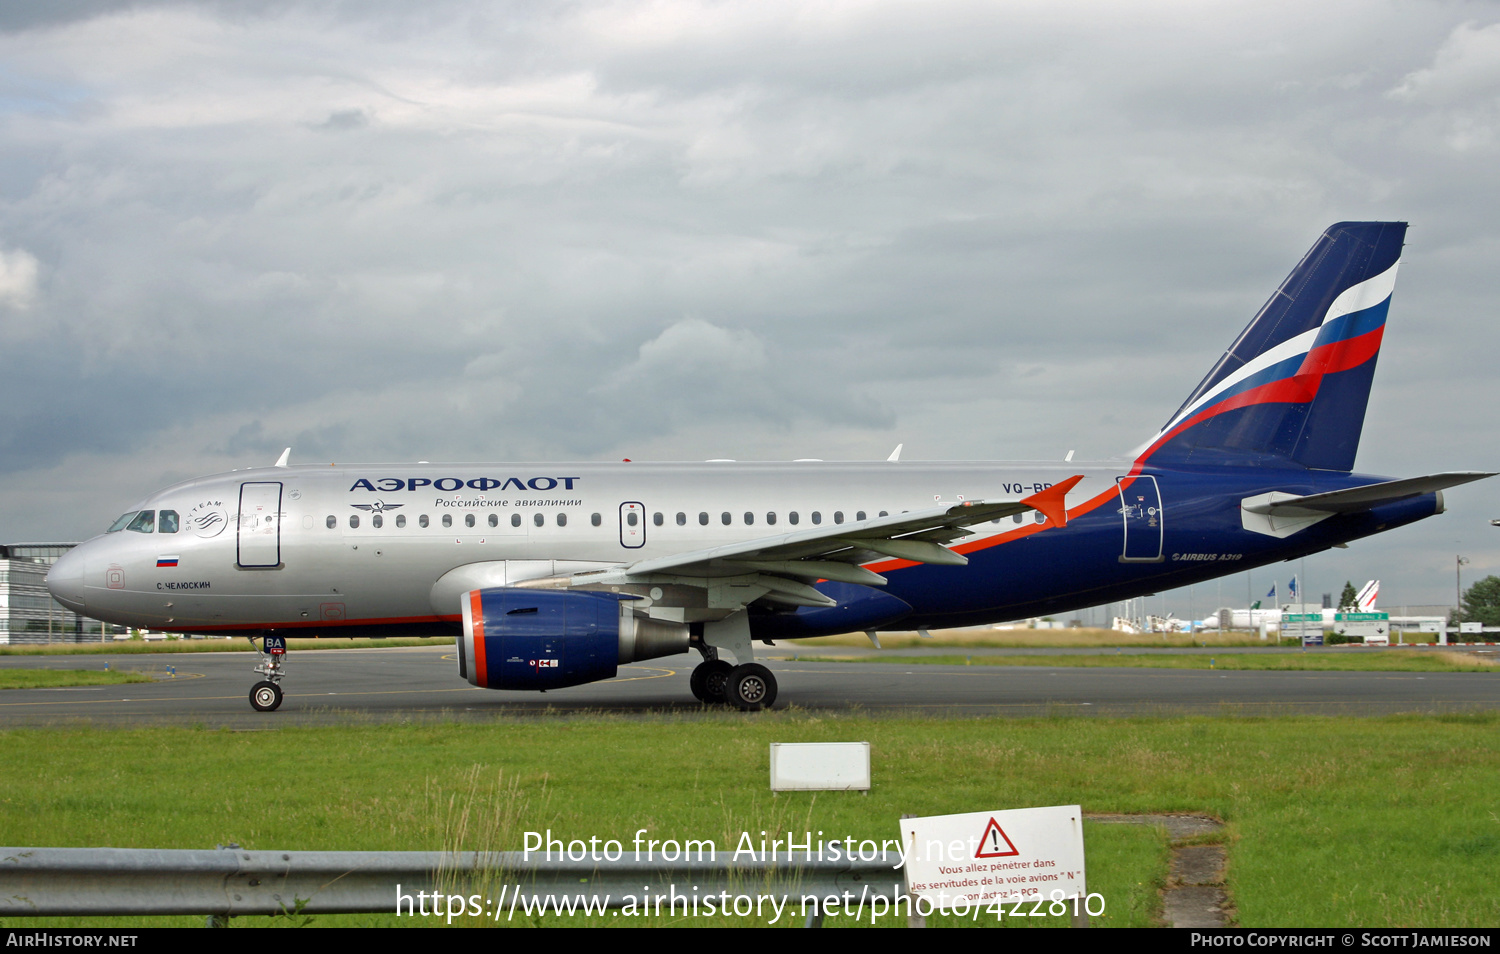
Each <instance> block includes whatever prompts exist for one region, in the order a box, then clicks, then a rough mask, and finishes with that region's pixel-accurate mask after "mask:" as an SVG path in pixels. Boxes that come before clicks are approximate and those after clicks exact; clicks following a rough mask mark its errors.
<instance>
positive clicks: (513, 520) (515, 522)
mask: <svg viewBox="0 0 1500 954" xmlns="http://www.w3.org/2000/svg"><path fill="white" fill-rule="evenodd" d="M510 525H511V526H512V527H519V526H520V525H521V515H520V514H518V513H513V514H511V515H510Z"/></svg>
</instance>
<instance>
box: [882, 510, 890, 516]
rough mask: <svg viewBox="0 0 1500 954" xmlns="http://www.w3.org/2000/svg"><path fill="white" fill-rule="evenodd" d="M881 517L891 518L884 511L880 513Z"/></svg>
mask: <svg viewBox="0 0 1500 954" xmlns="http://www.w3.org/2000/svg"><path fill="white" fill-rule="evenodd" d="M880 515H881V516H882V517H889V516H890V514H888V513H886V512H885V511H884V510H882V511H880Z"/></svg>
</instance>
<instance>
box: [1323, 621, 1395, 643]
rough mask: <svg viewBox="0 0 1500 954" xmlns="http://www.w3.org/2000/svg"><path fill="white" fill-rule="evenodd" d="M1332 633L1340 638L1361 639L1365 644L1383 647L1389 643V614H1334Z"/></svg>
mask: <svg viewBox="0 0 1500 954" xmlns="http://www.w3.org/2000/svg"><path fill="white" fill-rule="evenodd" d="M1333 631H1334V632H1335V633H1338V634H1339V635H1340V636H1348V637H1350V638H1361V639H1363V640H1364V641H1365V643H1366V644H1368V645H1371V646H1375V645H1385V644H1389V643H1390V641H1391V614H1390V613H1334V614H1333Z"/></svg>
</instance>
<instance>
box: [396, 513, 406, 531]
mask: <svg viewBox="0 0 1500 954" xmlns="http://www.w3.org/2000/svg"><path fill="white" fill-rule="evenodd" d="M396 526H397V527H398V528H399V527H404V526H406V514H404V513H398V514H396Z"/></svg>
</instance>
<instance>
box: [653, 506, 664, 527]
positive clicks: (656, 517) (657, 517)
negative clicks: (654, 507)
mask: <svg viewBox="0 0 1500 954" xmlns="http://www.w3.org/2000/svg"><path fill="white" fill-rule="evenodd" d="M651 522H652V523H654V524H655V525H656V526H658V527H659V526H661V525H662V524H663V523H665V522H666V521H665V520H663V519H662V517H661V511H659V510H658V511H657V512H656V513H653V514H652V515H651Z"/></svg>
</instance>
